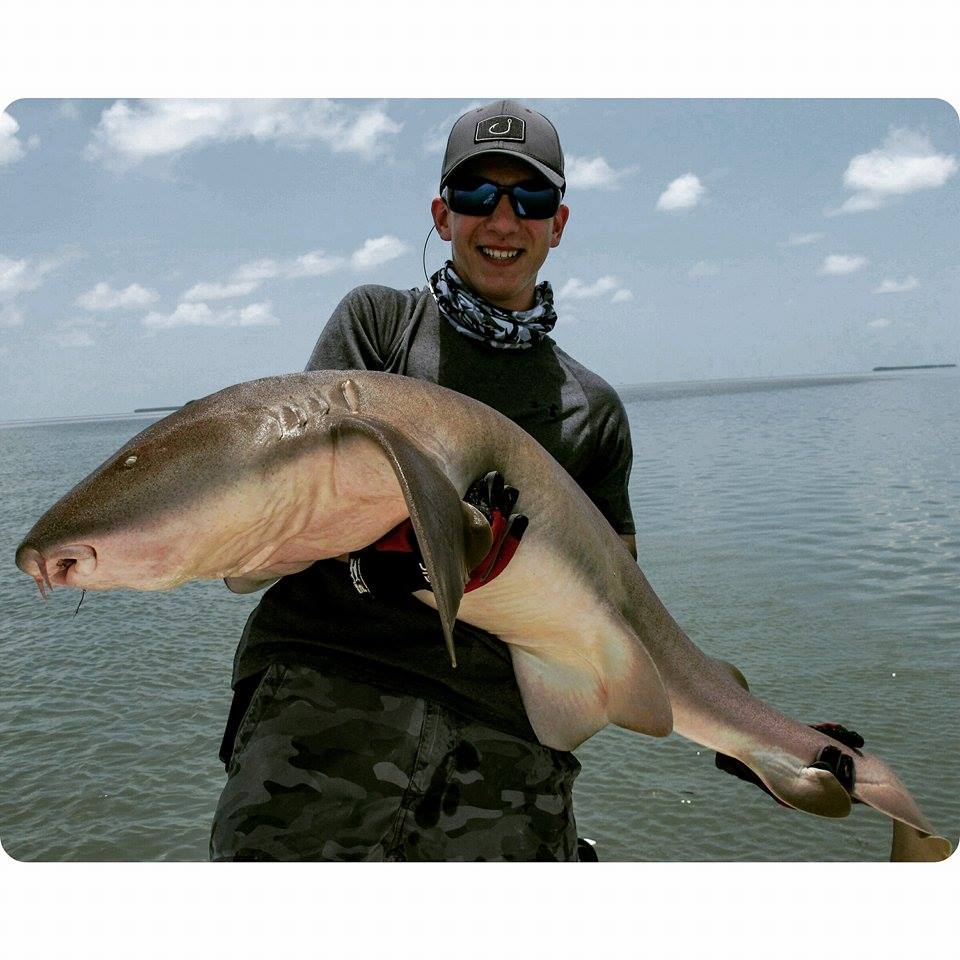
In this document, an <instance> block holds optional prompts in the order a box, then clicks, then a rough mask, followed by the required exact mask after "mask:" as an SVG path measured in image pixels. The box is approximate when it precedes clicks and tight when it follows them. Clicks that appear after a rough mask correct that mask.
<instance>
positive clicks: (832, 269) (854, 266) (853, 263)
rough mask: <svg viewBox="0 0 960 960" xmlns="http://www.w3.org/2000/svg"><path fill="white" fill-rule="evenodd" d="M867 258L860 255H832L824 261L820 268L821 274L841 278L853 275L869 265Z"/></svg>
mask: <svg viewBox="0 0 960 960" xmlns="http://www.w3.org/2000/svg"><path fill="white" fill-rule="evenodd" d="M867 262H868V261H867V258H866V257H861V256H858V255H853V256H851V255H848V254H845V253H832V254H830V256H829V257H826V258H825V259H824V261H823V266H822V267H821V268H820V272H821V273H825V274H829V275H831V276H840V275H842V274H845V273H853V272H854V271H855V270H859V269H861V267H865V266H866V265H867Z"/></svg>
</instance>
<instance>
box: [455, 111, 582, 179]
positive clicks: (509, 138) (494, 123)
mask: <svg viewBox="0 0 960 960" xmlns="http://www.w3.org/2000/svg"><path fill="white" fill-rule="evenodd" d="M484 153H501V154H506V155H507V156H510V157H518V158H519V159H521V160H524V161H526V162H527V163H528V164H530V166H531V167H533V168H534V169H535V170H536V171H537V172H539V173H542V174H543V176H545V177H546V178H547V180H549V181H550V183H552V184H553V185H554V186H555V187H559V188H560V190H561V191H562V190H564V189H565V188H566V185H567V182H566V180H565V179H564V176H563V150H561V149H560V138H559V137H558V136H557V131H556V128H555V127H554V125H553V124H552V123H551V122H550V121H549V120H548V119H547V118H546V117H545V116H544V115H543V114H542V113H537V111H536V110H531V109H530V107H525V106H524V105H523V104H522V103H518V102H517V101H516V100H494V101H493V103H488V104H487V105H486V106H483V107H478V108H477V109H476V110H471V111H470V112H469V113H465V114H464V115H463V116H462V117H460V119H459V120H457V122H456V123H455V124H454V125H453V129H452V130H451V131H450V136H449V137H448V138H447V150H446V152H445V153H444V155H443V167H442V170H441V174H440V189H441V190H442V189H443V188H444V187H445V186H446V185H447V181H448V180H449V179H450V177H451V176H452V175H453V173H454V171H455V170H456V169H457V168H458V167H459V166H460V165H461V164H463V163H465V162H466V161H467V160H471V159H473V158H474V157H476V156H479V155H480V154H484Z"/></svg>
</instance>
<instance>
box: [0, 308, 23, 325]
mask: <svg viewBox="0 0 960 960" xmlns="http://www.w3.org/2000/svg"><path fill="white" fill-rule="evenodd" d="M20 326H23V314H22V313H21V312H20V310H18V309H17V308H16V307H15V306H14V305H13V304H12V303H8V304H6V305H5V306H2V307H0V328H4V327H7V328H9V327H20Z"/></svg>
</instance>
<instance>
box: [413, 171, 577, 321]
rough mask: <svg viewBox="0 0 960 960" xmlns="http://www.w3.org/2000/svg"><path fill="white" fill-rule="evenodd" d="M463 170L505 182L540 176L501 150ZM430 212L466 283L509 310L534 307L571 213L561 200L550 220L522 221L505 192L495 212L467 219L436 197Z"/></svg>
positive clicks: (505, 184) (500, 182) (510, 182)
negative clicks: (544, 267)
mask: <svg viewBox="0 0 960 960" xmlns="http://www.w3.org/2000/svg"><path fill="white" fill-rule="evenodd" d="M461 170H462V171H463V172H464V173H466V174H470V175H472V176H478V177H483V178H485V179H487V180H491V181H493V182H494V183H498V184H501V185H503V186H513V185H514V184H516V183H522V182H523V181H525V180H531V179H534V178H536V177H537V176H538V175H537V173H536V171H534V169H533V168H532V167H530V166H529V165H528V164H526V163H524V162H523V161H522V160H515V159H514V158H513V157H506V156H502V155H498V154H492V155H488V156H485V157H482V156H481V157H477V158H476V159H475V160H473V161H470V162H469V163H466V164H464V165H463V167H462V168H461ZM459 172H460V171H458V173H459ZM431 211H432V213H433V220H434V223H435V224H436V227H437V233H438V234H439V235H440V237H441V238H442V239H443V240H449V241H451V243H452V244H453V265H454V268H455V269H456V271H457V273H458V275H459V276H460V279H461V280H463V281H464V283H466V284H467V286H469V287H470V288H471V289H472V290H473V291H474V292H475V293H478V294H480V296H481V297H484V298H486V299H487V300H489V301H490V302H491V303H493V304H496V306H498V307H503V308H504V309H506V310H527V309H529V308H530V307H532V306H533V303H534V288H535V287H536V285H537V272H538V271H539V270H540V267H541V266H542V264H543V261H544V260H546V258H547V253H548V251H549V250H550V248H551V247H555V246H557V244H559V243H560V237H561V235H562V234H563V227H564V224H566V222H567V217H568V216H569V214H570V211H569V210H568V209H567V207H566V206H564V205H563V204H561V206H560V208H559V210H557V212H556V214H555V215H554V216H553V217H551V218H550V219H548V220H522V219H521V218H520V217H518V216H517V215H516V214H515V213H514V212H513V207H511V206H510V200H509V198H507V197H505V196H504V197H501V198H500V200H499V202H498V203H497V207H496V209H495V210H494V211H493V213H491V214H489V215H488V216H486V217H469V216H466V215H465V214H462V213H454V212H453V211H452V210H451V209H450V208H449V207H448V206H447V205H446V203H445V202H444V201H443V200H442V199H441V198H440V197H436V198H435V199H434V201H433V204H432V207H431Z"/></svg>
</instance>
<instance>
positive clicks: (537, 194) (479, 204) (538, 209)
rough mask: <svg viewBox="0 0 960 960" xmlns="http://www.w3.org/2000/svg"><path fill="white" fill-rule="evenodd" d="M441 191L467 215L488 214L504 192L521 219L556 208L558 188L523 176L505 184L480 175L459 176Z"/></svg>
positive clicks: (550, 213) (547, 213) (540, 215)
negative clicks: (522, 178) (525, 179)
mask: <svg viewBox="0 0 960 960" xmlns="http://www.w3.org/2000/svg"><path fill="white" fill-rule="evenodd" d="M443 192H444V199H445V200H446V201H447V206H448V207H450V209H451V210H452V211H453V212H454V213H461V214H463V215H464V216H468V217H488V216H489V215H490V214H491V213H493V211H494V210H496V208H497V204H498V203H499V202H500V198H501V197H502V196H504V195H506V196H507V197H508V198H509V200H510V206H511V207H513V212H514V213H515V214H516V215H517V216H518V217H520V219H521V220H548V219H549V218H550V217H552V216H553V215H554V214H555V213H556V212H557V210H558V209H559V208H560V191H559V190H558V189H557V188H556V187H554V186H552V185H551V184H548V183H545V182H543V181H530V180H527V181H525V182H524V183H515V184H514V185H513V186H512V187H505V186H503V185H502V184H499V183H493V181H491V180H484V179H483V178H482V177H461V178H459V179H457V180H456V181H455V182H454V183H450V184H448V185H447V186H446V187H445V188H444V191H443Z"/></svg>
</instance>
